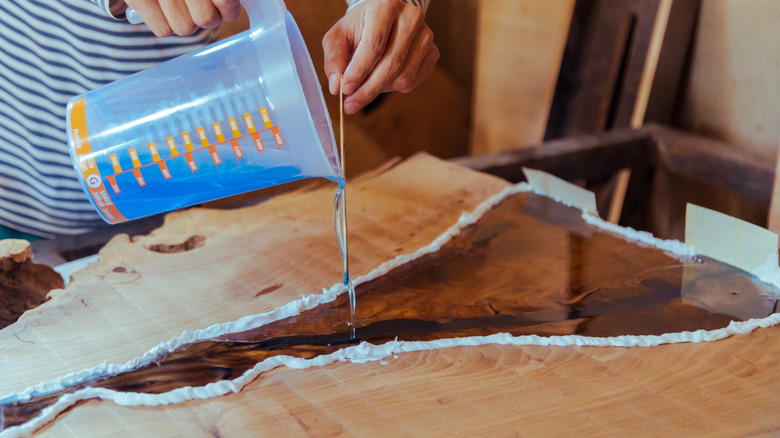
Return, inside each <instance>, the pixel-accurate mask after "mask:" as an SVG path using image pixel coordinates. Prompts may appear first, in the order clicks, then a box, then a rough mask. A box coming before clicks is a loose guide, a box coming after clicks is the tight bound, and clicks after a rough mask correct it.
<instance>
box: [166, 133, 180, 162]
mask: <svg viewBox="0 0 780 438" xmlns="http://www.w3.org/2000/svg"><path fill="white" fill-rule="evenodd" d="M165 141H166V142H167V143H168V149H170V150H171V156H172V157H178V156H179V150H178V149H176V142H175V141H173V137H168V138H166V139H165Z"/></svg>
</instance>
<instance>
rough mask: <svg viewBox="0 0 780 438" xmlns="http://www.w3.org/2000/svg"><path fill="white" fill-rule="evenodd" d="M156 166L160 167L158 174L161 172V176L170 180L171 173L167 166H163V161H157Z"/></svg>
mask: <svg viewBox="0 0 780 438" xmlns="http://www.w3.org/2000/svg"><path fill="white" fill-rule="evenodd" d="M157 165H158V166H160V172H162V175H163V177H164V178H165V179H170V178H171V171H170V170H168V165H167V164H165V161H158V162H157Z"/></svg>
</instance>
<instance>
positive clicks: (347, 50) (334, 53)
mask: <svg viewBox="0 0 780 438" xmlns="http://www.w3.org/2000/svg"><path fill="white" fill-rule="evenodd" d="M322 48H323V50H324V51H325V75H326V76H327V77H328V90H329V91H330V94H334V95H335V94H338V93H339V91H340V90H339V89H340V87H341V81H340V80H339V77H340V76H341V75H342V74H344V71H345V70H346V69H347V65H348V64H349V59H350V57H351V56H352V49H351V48H352V44H350V41H349V38H348V35H347V33H346V32H344V31H343V29H341V27H339V25H338V24H336V26H335V27H333V28H332V29H331V30H330V31H328V33H327V34H325V37H324V38H323V39H322Z"/></svg>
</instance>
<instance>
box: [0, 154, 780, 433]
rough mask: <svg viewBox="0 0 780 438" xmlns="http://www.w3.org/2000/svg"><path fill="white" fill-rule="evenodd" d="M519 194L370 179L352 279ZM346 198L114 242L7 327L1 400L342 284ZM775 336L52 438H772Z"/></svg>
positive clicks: (419, 163) (532, 354)
mask: <svg viewBox="0 0 780 438" xmlns="http://www.w3.org/2000/svg"><path fill="white" fill-rule="evenodd" d="M505 186H506V183H505V182H503V181H501V180H498V179H495V178H492V177H489V176H486V175H483V174H479V173H476V172H473V171H469V170H466V169H463V168H460V167H458V166H454V165H451V164H447V163H443V162H441V161H438V160H436V159H433V158H431V157H428V156H425V155H418V156H416V157H414V158H413V159H411V160H409V161H407V162H404V163H402V164H400V165H398V166H396V167H394V168H392V169H389V170H386V171H383V172H376V173H374V174H372V175H368V176H366V177H365V178H363V179H361V180H359V181H355V182H354V183H352V185H351V186H350V187H349V189H348V190H351V193H350V225H351V228H350V237H351V240H350V249H351V252H352V254H353V255H354V259H353V260H352V267H353V269H354V270H355V272H354V276H359V275H361V274H364V273H366V272H368V271H369V270H370V269H372V268H374V267H375V266H377V265H378V264H379V263H381V262H382V261H385V260H388V259H390V258H392V257H394V256H395V255H397V254H400V253H408V252H412V251H414V250H415V249H417V248H418V247H421V246H422V245H425V244H427V243H428V242H429V241H430V240H432V239H433V238H434V237H435V236H437V235H438V234H440V233H441V232H442V231H443V230H444V229H446V228H447V227H448V226H450V225H451V224H452V223H454V222H455V221H456V220H457V217H458V216H459V214H460V212H461V211H463V210H471V209H472V208H473V207H474V206H475V205H476V204H477V203H479V202H480V201H481V200H483V199H485V198H486V197H488V196H490V195H491V194H493V193H496V192H497V191H499V190H500V189H501V188H503V187H505ZM334 192H335V189H331V188H329V187H328V188H320V189H316V190H312V191H299V192H296V193H294V194H291V195H285V196H282V197H278V198H275V199H273V200H271V201H268V202H266V203H264V204H261V205H258V206H256V207H251V208H247V209H242V210H233V211H206V210H190V211H186V212H183V213H179V214H174V215H170V216H169V217H168V220H167V221H166V224H165V225H164V226H163V227H162V228H160V229H159V230H157V231H155V232H154V233H152V234H151V235H149V236H144V237H139V238H134V239H130V238H127V237H119V238H117V239H115V240H114V241H112V242H111V243H109V245H108V246H106V248H104V250H103V251H101V256H100V260H99V261H98V262H97V263H96V264H94V265H92V266H90V267H89V268H87V269H86V270H85V271H83V272H81V273H78V274H77V275H76V276H75V277H74V280H73V281H72V283H71V285H70V286H69V287H68V288H67V289H65V290H64V292H62V293H59V294H57V295H56V296H55V297H54V298H53V299H52V300H51V301H49V302H47V303H45V304H44V305H42V306H41V307H39V308H38V309H37V310H35V311H31V312H28V313H26V314H25V315H24V316H23V317H22V318H21V319H20V321H19V322H17V323H16V324H13V325H11V326H9V327H7V328H6V329H3V330H1V331H0V345H1V346H2V347H3V349H2V350H0V369H2V370H4V371H5V370H10V372H3V373H0V395H5V394H6V393H8V392H9V391H19V390H22V389H24V388H25V387H26V386H27V385H31V384H34V383H37V382H39V381H41V380H46V379H51V378H53V377H57V376H60V375H62V374H65V373H66V372H68V371H72V370H76V369H82V368H86V367H90V366H94V365H96V364H98V363H100V362H102V361H104V360H105V361H108V362H109V363H122V362H123V361H125V360H127V359H129V358H131V357H134V356H136V355H138V354H141V353H142V352H144V351H146V350H147V349H149V348H151V347H153V346H154V345H156V344H157V343H158V342H160V341H163V340H166V339H168V338H170V337H172V336H176V335H178V333H180V332H181V330H183V329H187V330H193V329H197V328H202V327H205V326H207V325H209V324H212V323H215V322H223V321H229V320H232V319H236V318H238V317H240V316H243V315H247V314H251V313H258V312H262V311H267V310H270V309H272V308H274V307H276V306H278V305H280V304H284V303H286V302H288V301H291V300H293V299H296V298H298V297H299V296H300V294H311V293H316V291H317V290H318V288H321V287H328V286H330V285H332V284H333V283H335V282H337V281H338V280H339V279H340V272H339V270H338V267H339V262H338V254H337V251H336V246H335V239H334V238H333V234H332V233H333V232H332V224H331V222H330V214H331V205H332V201H333V199H332V194H333V193H334ZM192 236H202V237H203V238H204V239H194V240H190V245H189V246H190V250H188V251H181V252H171V253H159V252H155V251H151V250H149V249H148V248H150V247H151V246H152V245H166V246H169V247H170V246H171V245H176V244H181V243H184V242H187V241H188V240H189V239H190V238H191V237H192ZM198 241H199V242H198ZM169 249H170V248H169ZM173 249H176V248H175V246H174V248H173ZM182 249H185V248H184V247H182ZM117 268H119V269H117ZM278 284H280V285H281V286H280V287H278V288H276V289H275V290H273V291H271V292H268V293H266V294H260V295H259V296H257V295H258V292H262V291H267V290H268V288H269V286H275V285H278ZM81 300H84V302H81ZM14 335H16V336H18V338H21V339H23V341H22V340H20V339H18V338H17V337H16V336H14ZM778 336H780V328H778V327H770V328H767V329H759V330H757V331H754V332H752V333H750V334H747V335H739V336H733V337H731V338H727V339H724V340H721V341H717V342H713V343H702V344H674V345H662V346H658V347H635V348H616V347H537V346H523V347H516V346H515V347H511V346H496V345H487V346H481V347H457V348H449V349H442V350H433V351H422V352H415V353H404V354H399V355H396V356H389V357H387V358H386V359H385V360H384V361H380V362H369V363H364V364H356V363H349V362H336V363H333V364H330V365H327V366H323V367H318V368H311V369H306V370H295V369H289V368H277V369H274V370H272V371H270V372H267V373H264V374H263V375H261V376H260V377H259V378H257V379H256V380H254V381H253V382H252V383H250V384H249V385H248V386H247V387H245V388H244V390H242V391H241V392H240V393H237V394H232V395H227V396H223V397H218V398H215V399H210V400H199V401H190V402H185V403H181V404H177V405H172V406H161V407H136V408H128V407H121V406H117V405H115V404H113V403H111V402H104V401H100V400H91V401H88V402H84V403H81V404H79V405H78V406H77V407H76V408H74V409H71V410H68V411H66V412H65V413H63V414H61V415H60V416H59V417H58V418H57V420H56V421H55V422H53V423H51V424H50V425H48V426H46V427H45V428H44V429H42V430H40V431H39V432H38V435H40V436H46V437H49V436H55V437H61V436H87V437H88V436H106V435H117V436H205V437H214V436H220V437H229V436H234V437H243V436H426V437H427V436H487V435H489V436H639V435H649V436H757V435H762V434H763V435H764V436H772V435H773V434H777V433H780V399H778V397H777V396H776V394H777V393H778V392H780V380H779V379H777V375H778V371H780V365H778V363H780V340H778V339H780V338H779V337H778Z"/></svg>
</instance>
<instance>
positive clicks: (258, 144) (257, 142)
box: [252, 132, 265, 152]
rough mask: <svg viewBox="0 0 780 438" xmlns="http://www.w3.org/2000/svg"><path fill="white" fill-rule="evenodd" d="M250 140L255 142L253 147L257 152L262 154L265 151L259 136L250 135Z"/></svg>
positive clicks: (256, 134)
mask: <svg viewBox="0 0 780 438" xmlns="http://www.w3.org/2000/svg"><path fill="white" fill-rule="evenodd" d="M252 140H254V141H255V146H256V147H257V152H263V151H264V150H265V146H263V140H261V139H260V134H258V133H256V132H255V133H254V134H252Z"/></svg>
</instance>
